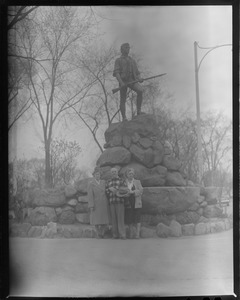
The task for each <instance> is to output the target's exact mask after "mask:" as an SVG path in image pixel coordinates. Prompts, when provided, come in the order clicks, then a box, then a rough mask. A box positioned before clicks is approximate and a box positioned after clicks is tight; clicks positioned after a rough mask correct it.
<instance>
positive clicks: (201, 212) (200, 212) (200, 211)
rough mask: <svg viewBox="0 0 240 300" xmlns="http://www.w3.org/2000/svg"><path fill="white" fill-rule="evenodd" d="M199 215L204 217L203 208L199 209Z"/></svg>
mask: <svg viewBox="0 0 240 300" xmlns="http://www.w3.org/2000/svg"><path fill="white" fill-rule="evenodd" d="M197 213H198V214H199V216H202V215H203V208H202V207H199V208H198V209H197Z"/></svg>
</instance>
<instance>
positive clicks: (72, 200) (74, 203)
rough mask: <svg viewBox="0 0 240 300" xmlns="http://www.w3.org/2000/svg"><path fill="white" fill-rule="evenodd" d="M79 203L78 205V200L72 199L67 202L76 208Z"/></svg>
mask: <svg viewBox="0 0 240 300" xmlns="http://www.w3.org/2000/svg"><path fill="white" fill-rule="evenodd" d="M77 203H78V201H77V199H71V200H69V201H68V202H67V204H68V205H70V206H76V205H77Z"/></svg>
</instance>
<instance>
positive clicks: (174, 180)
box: [166, 172, 186, 186]
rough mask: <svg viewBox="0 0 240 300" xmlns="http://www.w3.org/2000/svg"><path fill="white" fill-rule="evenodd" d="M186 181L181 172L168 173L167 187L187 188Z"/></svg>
mask: <svg viewBox="0 0 240 300" xmlns="http://www.w3.org/2000/svg"><path fill="white" fill-rule="evenodd" d="M185 185H186V180H185V179H183V177H182V175H181V173H179V172H167V175H166V186H185Z"/></svg>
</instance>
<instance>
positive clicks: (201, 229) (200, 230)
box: [194, 223, 207, 235]
mask: <svg viewBox="0 0 240 300" xmlns="http://www.w3.org/2000/svg"><path fill="white" fill-rule="evenodd" d="M194 233H195V235H201V234H206V233H207V228H206V224H205V223H198V224H196V226H195V231H194Z"/></svg>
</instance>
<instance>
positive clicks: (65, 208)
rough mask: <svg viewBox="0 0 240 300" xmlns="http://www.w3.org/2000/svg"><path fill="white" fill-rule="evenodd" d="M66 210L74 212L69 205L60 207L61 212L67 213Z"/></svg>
mask: <svg viewBox="0 0 240 300" xmlns="http://www.w3.org/2000/svg"><path fill="white" fill-rule="evenodd" d="M67 210H71V211H74V207H73V206H70V205H65V206H63V207H62V212H63V211H67Z"/></svg>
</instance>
